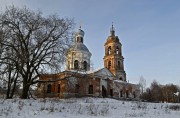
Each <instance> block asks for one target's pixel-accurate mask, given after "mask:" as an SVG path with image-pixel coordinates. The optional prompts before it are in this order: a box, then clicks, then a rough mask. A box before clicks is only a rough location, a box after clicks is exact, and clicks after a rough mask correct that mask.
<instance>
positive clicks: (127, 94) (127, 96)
mask: <svg viewBox="0 0 180 118" xmlns="http://www.w3.org/2000/svg"><path fill="white" fill-rule="evenodd" d="M126 98H129V92H128V90H127V91H126Z"/></svg>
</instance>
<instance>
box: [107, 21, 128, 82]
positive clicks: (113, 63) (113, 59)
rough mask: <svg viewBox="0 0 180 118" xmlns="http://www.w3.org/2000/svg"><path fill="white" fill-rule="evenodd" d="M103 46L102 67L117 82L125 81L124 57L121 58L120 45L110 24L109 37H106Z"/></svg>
mask: <svg viewBox="0 0 180 118" xmlns="http://www.w3.org/2000/svg"><path fill="white" fill-rule="evenodd" d="M104 46H105V56H104V58H103V59H104V67H106V68H108V69H109V70H110V71H111V72H112V73H113V74H114V76H115V77H116V79H118V80H122V81H126V72H125V70H124V57H123V56H122V49H121V47H122V44H121V43H120V41H119V38H118V36H115V28H114V26H113V24H112V27H111V29H110V36H108V38H107V41H106V43H105V44H104Z"/></svg>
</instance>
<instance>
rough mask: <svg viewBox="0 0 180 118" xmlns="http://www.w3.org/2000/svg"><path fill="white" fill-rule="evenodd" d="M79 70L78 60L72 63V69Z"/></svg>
mask: <svg viewBox="0 0 180 118" xmlns="http://www.w3.org/2000/svg"><path fill="white" fill-rule="evenodd" d="M78 68H79V62H78V60H75V61H74V69H78Z"/></svg>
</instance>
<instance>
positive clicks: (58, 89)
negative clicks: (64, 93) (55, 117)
mask: <svg viewBox="0 0 180 118" xmlns="http://www.w3.org/2000/svg"><path fill="white" fill-rule="evenodd" d="M58 93H60V84H58Z"/></svg>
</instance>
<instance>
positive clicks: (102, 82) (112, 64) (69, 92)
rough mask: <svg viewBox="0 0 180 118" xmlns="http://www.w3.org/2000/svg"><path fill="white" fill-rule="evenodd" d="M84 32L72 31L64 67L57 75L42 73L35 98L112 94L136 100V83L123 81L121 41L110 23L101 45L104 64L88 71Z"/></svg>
mask: <svg viewBox="0 0 180 118" xmlns="http://www.w3.org/2000/svg"><path fill="white" fill-rule="evenodd" d="M84 35H85V32H84V31H83V30H82V29H81V27H80V28H79V29H78V31H77V32H76V34H75V44H74V45H73V47H72V48H70V49H69V50H68V52H67V55H66V56H67V57H66V70H65V71H63V72H60V73H56V74H41V75H40V77H39V81H40V83H39V84H38V88H37V96H38V97H58V98H70V97H85V96H92V97H112V98H116V99H133V100H138V99H139V95H140V90H139V85H137V84H132V83H129V82H127V80H126V72H125V70H124V57H123V55H122V44H121V42H120V40H119V38H118V36H116V35H115V29H114V26H113V25H112V27H111V29H110V35H109V36H108V38H107V40H106V42H105V44H104V48H105V55H104V58H103V59H104V67H103V68H101V69H99V70H97V71H91V70H90V64H91V62H90V58H91V55H92V54H91V52H90V51H89V49H88V48H87V47H86V45H85V44H84Z"/></svg>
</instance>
